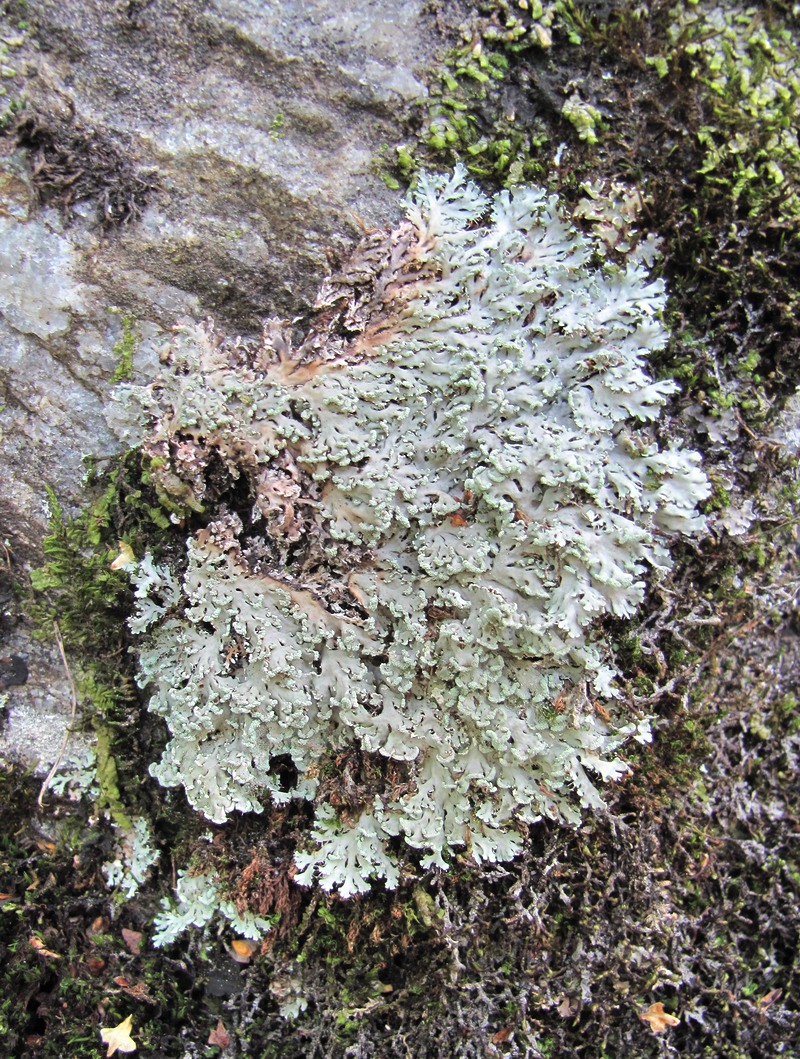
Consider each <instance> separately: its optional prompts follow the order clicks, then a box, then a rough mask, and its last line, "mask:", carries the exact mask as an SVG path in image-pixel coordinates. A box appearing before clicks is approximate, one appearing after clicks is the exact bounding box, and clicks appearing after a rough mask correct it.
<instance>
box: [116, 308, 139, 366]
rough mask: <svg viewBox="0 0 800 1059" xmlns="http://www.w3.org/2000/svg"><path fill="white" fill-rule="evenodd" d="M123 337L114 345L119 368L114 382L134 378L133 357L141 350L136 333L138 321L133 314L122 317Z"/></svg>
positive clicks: (125, 314)
mask: <svg viewBox="0 0 800 1059" xmlns="http://www.w3.org/2000/svg"><path fill="white" fill-rule="evenodd" d="M121 322H122V336H121V338H119V339H118V340H117V341H116V342H115V344H114V355H115V356H116V357H117V366H116V368H115V369H114V374H113V375H112V376H111V381H112V382H121V381H122V380H123V379H132V378H133V357H134V354H135V353H136V350H137V349H138V348H139V336H138V334H137V332H136V326H135V325H136V321H135V319H134V317H133V316H132V315H131V313H124V314H123V315H122V321H121Z"/></svg>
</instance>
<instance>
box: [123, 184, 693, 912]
mask: <svg viewBox="0 0 800 1059" xmlns="http://www.w3.org/2000/svg"><path fill="white" fill-rule="evenodd" d="M644 246H646V244H644ZM648 252H649V251H648V250H647V249H644V248H643V249H640V250H639V251H638V252H637V251H636V250H631V251H629V253H628V256H627V259H626V260H625V262H624V263H623V264H610V263H605V264H602V265H598V264H596V262H597V261H598V260H599V259H600V258H601V256H602V252H601V248H600V247H599V246H598V245H597V244H596V243H595V242H594V241H593V240H592V239H588V238H586V237H584V236H582V235H580V234H579V232H578V231H577V229H576V228H575V226H574V224H573V223H572V222H571V221H570V220H569V219H568V218H566V217H565V216H563V215H562V214H561V213H560V212H559V208H558V203H557V201H556V200H555V198H554V197H552V196H551V197H548V195H547V194H546V193H545V192H544V191H543V190H541V189H537V188H520V189H518V190H516V191H514V192H513V193H507V192H504V193H503V194H501V195H499V196H497V198H496V199H495V200H494V201H493V202H489V201H488V200H487V199H486V198H485V197H484V196H483V195H482V194H481V193H480V192H479V191H478V189H477V188H475V187H474V186H473V185H471V184H469V183H467V182H466V180H465V176H464V173H463V171H461V170H456V172H455V173H454V174H453V175H452V176H451V177H450V178H449V179H438V180H433V179H423V180H421V182H420V185H419V189H418V191H417V193H416V195H415V196H414V198H413V199H412V200H411V202H410V203H409V207H408V220H407V221H406V222H404V223H403V224H402V225H400V226H399V228H398V229H397V230H396V231H395V232H393V233H390V234H388V235H387V234H385V233H376V234H374V235H372V236H371V237H369V239H368V240H367V241H366V242H365V244H363V246H362V248H361V249H360V251H359V252H358V253H357V255H356V257H355V258H354V259H353V262H352V263H351V266H350V268H349V270H348V271H347V272H346V273H343V274H342V275H340V276H339V277H334V278H333V279H331V280H329V281H328V282H327V283H326V284H325V286H324V288H323V290H322V291H321V294H320V298H319V302H318V308H319V316H318V318H317V321H316V322H315V324H314V325H313V326H312V328H311V330H310V332H309V334H308V336H307V337H306V339H305V340H304V341H303V342H302V343H301V344H300V345H299V346H298V347H297V348H296V349H295V348H294V347H293V343H292V335H291V333H290V331H289V329H288V328H286V327H283V326H281V325H280V324H279V323H278V322H276V321H272V322H270V323H268V325H267V326H266V328H265V330H264V335H263V340H262V342H261V343H260V344H258V345H256V346H253V345H248V344H247V343H243V342H238V341H237V342H230V341H223V340H222V339H221V338H220V337H219V336H217V335H216V334H215V333H214V331H213V330H212V329H211V328H209V327H205V328H198V327H193V328H185V329H182V330H179V331H178V332H177V333H176V336H175V339H174V341H173V342H172V344H171V347H170V349H169V351H168V353H167V355H166V356H165V367H164V370H163V372H162V373H161V375H160V377H159V378H158V379H157V380H156V381H155V382H154V383H153V384H152V385H151V386H150V387H147V388H138V389H131V388H129V390H128V393H129V394H131V395H132V396H133V397H135V399H136V402H137V403H138V405H139V406H140V408H141V410H142V413H143V418H142V426H143V430H144V437H145V440H144V444H145V448H146V450H147V451H148V452H149V454H150V456H151V458H152V464H153V466H154V472H153V473H154V476H155V477H156V478H157V479H159V480H160V486H161V488H162V490H163V491H164V492H165V493H166V494H172V495H173V496H174V498H175V500H176V505H177V506H180V505H183V506H184V507H185V509H186V510H187V511H189V510H191V511H195V512H197V511H200V510H202V511H203V512H204V521H205V525H204V527H203V528H202V529H201V530H200V531H198V532H196V533H195V534H194V535H193V536H192V537H191V538H190V540H189V541H188V545H187V559H186V566H185V569H184V570H182V571H177V570H172V571H170V570H168V569H167V568H166V567H159V566H157V565H155V564H154V563H153V562H152V560H151V559H150V558H149V557H146V558H145V559H144V560H143V561H142V563H141V564H140V566H139V569H138V571H137V573H136V575H135V582H136V592H137V597H138V599H139V610H138V613H137V615H136V616H135V617H134V618H133V619H132V628H134V630H135V631H136V632H140V633H142V634H144V638H143V640H142V645H141V652H140V679H141V682H142V684H143V685H144V686H146V687H148V689H149V690H150V692H151V709H153V710H154V711H155V712H156V713H159V714H161V715H163V716H164V717H165V718H166V720H167V724H168V726H169V728H170V733H171V740H170V742H169V744H168V745H167V748H166V750H165V752H164V756H163V757H162V760H161V761H160V762H159V763H158V764H157V765H154V766H153V768H152V771H153V773H154V775H155V776H157V778H158V779H159V780H160V781H161V782H162V783H164V784H166V785H183V786H184V788H185V790H186V792H187V795H188V797H189V800H190V802H191V803H192V804H193V805H194V806H195V807H196V808H197V809H199V810H201V811H202V812H203V813H205V814H206V816H208V817H209V818H210V819H212V820H215V821H217V822H221V821H223V820H225V819H226V817H227V816H228V814H229V813H231V812H232V811H234V810H237V809H238V810H245V811H246V810H255V811H259V810H261V809H262V808H263V801H262V799H263V796H264V792H265V791H267V792H270V793H271V796H272V798H273V799H275V800H278V801H281V800H286V799H287V798H290V797H301V798H309V799H315V800H316V802H317V820H316V826H315V828H314V829H313V832H312V835H311V839H312V842H311V843H310V844H309V849H308V850H307V851H301V852H299V853H298V854H297V856H296V862H297V865H298V868H299V869H300V874H299V875H298V876H297V878H298V881H300V882H305V883H310V882H311V881H312V879H313V878H314V877H315V876H318V877H319V879H320V881H321V884H322V885H323V886H324V887H325V888H326V889H331V888H332V887H338V888H339V892H340V893H341V894H342V895H343V896H349V895H352V894H354V893H358V892H363V891H364V890H366V889H368V888H369V886H370V881H369V880H370V878H372V877H375V876H377V877H382V878H384V879H385V880H386V882H387V884H388V885H390V886H393V885H395V884H396V882H397V879H398V865H397V861H396V854H395V845H396V844H395V843H391V842H390V839H393V838H396V837H398V836H400V837H402V838H403V839H404V841H405V842H406V843H407V844H408V845H409V846H411V847H413V848H415V849H417V850H419V851H421V852H422V853H423V854H424V856H423V858H422V864H423V866H426V867H429V866H438V867H445V866H446V864H447V859H446V858H447V856H448V854H449V853H450V852H451V851H452V850H454V849H456V848H466V849H467V850H468V851H469V852H470V853H471V854H472V856H473V857H474V858H475V859H476V860H478V861H481V860H490V861H491V860H505V859H508V858H510V857H513V856H514V855H515V853H516V852H518V850H519V849H520V843H521V838H522V834H523V828H524V827H525V825H526V824H528V823H530V822H533V821H535V820H537V819H540V818H541V817H542V816H543V815H545V816H549V817H552V818H554V819H561V820H565V821H567V822H575V821H576V820H577V819H578V811H577V808H576V805H575V802H576V801H579V802H580V803H582V804H583V805H585V806H589V807H597V806H600V805H602V800H601V798H600V795H599V794H598V792H597V790H596V788H595V786H594V783H593V782H592V780H591V779H590V774H594V775H596V776H600V777H601V778H614V777H617V776H619V775H621V774H622V773H623V772H624V771H625V766H624V764H623V763H621V762H619V761H618V760H615V759H614V758H613V753H614V751H615V750H616V749H617V748H618V747H619V746H620V744H621V743H622V742H623V741H624V740H625V739H626V738H628V737H629V736H631V735H636V736H638V737H639V738H647V729H646V725H644V724H643V723H642V722H641V720H640V719H636V718H630V717H629V718H627V719H619V718H614V717H612V715H611V714H610V713H609V711H608V709H607V708H606V707H605V706H603V705H602V704H601V703H600V701H599V700H600V699H602V698H605V699H612V698H613V697H614V689H613V680H614V677H615V672H614V670H613V668H612V667H611V666H610V665H609V664H608V661H607V659H606V658H605V655H604V651H603V648H602V645H601V644H600V643H599V642H598V640H597V637H596V633H595V632H594V628H593V626H594V623H595V619H596V618H598V617H600V616H602V615H604V614H613V615H616V616H620V617H628V616H631V615H632V614H633V613H634V612H635V610H636V607H637V606H638V604H639V603H640V601H641V599H642V597H643V594H644V589H645V578H646V574H647V571H648V569H652V568H655V569H656V570H658V569H665V568H667V567H669V565H670V557H669V553H668V550H667V545H668V542H669V539H670V537H671V536H673V535H675V534H688V533H693V532H696V531H698V530H700V529H701V528H702V525H703V520H702V518H701V517H700V516H699V515H698V514H697V511H696V505H697V503H698V502H699V501H701V500H702V499H704V498H705V497H706V496H707V495H708V486H707V483H706V479H705V477H704V475H703V473H702V471H701V470H700V468H699V457H698V456H697V454H695V453H692V452H688V451H686V450H685V449H683V448H682V447H681V446H680V444H673V445H671V446H670V447H667V448H663V449H659V447H658V446H657V444H656V443H655V441H654V438H653V436H652V432H651V431H650V430H649V428H648V424H650V423H652V422H653V421H654V420H655V419H656V418H657V417H658V415H659V413H660V410H661V407H662V405H663V404H664V401H665V399H666V397H667V396H668V395H669V394H670V393H672V392H673V391H674V389H675V387H674V385H673V384H672V383H670V382H653V381H652V380H651V379H650V378H649V377H648V375H647V374H646V372H645V369H644V358H645V357H646V355H647V353H648V352H649V351H652V350H654V349H658V348H660V347H662V346H663V344H664V342H665V338H666V336H665V333H664V331H663V328H662V326H661V324H660V322H659V312H660V310H661V309H662V307H663V303H664V292H663V287H662V285H661V284H660V282H658V281H651V280H649V278H648V276H647V272H646V268H645V264H644V262H645V260H646V259H647V256H648ZM353 747H357V748H358V749H359V753H360V754H365V755H367V756H369V757H370V758H371V757H372V756H376V757H377V758H378V759H380V758H381V757H382V758H384V759H386V760H387V763H389V764H391V763H402V765H403V770H404V771H403V780H404V782H403V783H399V782H397V783H395V782H388V781H387V782H385V783H383V784H382V785H381V784H376V786H375V789H374V794H373V796H372V797H371V798H370V797H368V792H367V793H366V794H365V793H364V784H363V776H361V777H359V783H360V784H361V785H360V786H358V784H355V780H354V784H355V786H357V787H358V790H359V797H358V799H356V800H355V802H354V801H353V800H351V801H350V802H349V804H348V806H347V811H346V812H343V811H341V809H340V810H339V811H337V807H336V806H335V805H334V804H332V799H331V798H330V791H331V790H332V789H333V788H332V786H331V784H329V783H328V784H326V783H325V782H324V781H323V782H321V781H320V770H321V766H322V765H324V762H325V761H329V760H330V756H331V753H334V754H336V753H339V754H345V753H346V752H348V748H353ZM278 759H280V760H281V761H282V762H285V761H286V760H287V759H289V760H291V762H292V763H293V765H294V768H295V769H296V773H297V778H296V783H295V786H294V787H292V788H291V789H290V790H288V791H287V790H285V786H286V784H285V782H283V781H282V780H281V778H280V776H279V775H278V772H279V771H280V770H276V769H275V768H273V763H274V762H276V761H277V760H278ZM369 771H370V770H369V769H367V772H368V773H369ZM284 772H285V770H284Z"/></svg>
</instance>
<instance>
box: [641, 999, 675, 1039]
mask: <svg viewBox="0 0 800 1059" xmlns="http://www.w3.org/2000/svg"><path fill="white" fill-rule="evenodd" d="M639 1018H640V1019H641V1020H642V1022H647V1023H649V1024H650V1030H651V1032H652V1033H664V1032H665V1030H666V1029H667V1028H668V1027H670V1026H677V1025H678V1023H679V1022H680V1021H681V1020H680V1019H679V1018H676V1017H675V1015H670V1014H669V1012H667V1011H665V1010H664V1005H663V1004H662V1003H661V1001H660V1000H659V1001H658V1002H657V1003H655V1004H651V1005H650V1007H649V1008H648V1009H647V1011H641V1012H640V1013H639Z"/></svg>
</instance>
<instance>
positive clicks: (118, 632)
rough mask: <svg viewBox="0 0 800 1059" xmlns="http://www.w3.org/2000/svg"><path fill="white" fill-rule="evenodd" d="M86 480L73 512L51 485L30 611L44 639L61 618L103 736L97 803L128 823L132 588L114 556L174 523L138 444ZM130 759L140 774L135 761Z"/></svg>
mask: <svg viewBox="0 0 800 1059" xmlns="http://www.w3.org/2000/svg"><path fill="white" fill-rule="evenodd" d="M90 479H91V481H92V482H93V483H94V488H95V490H96V497H95V499H94V500H93V501H92V502H91V503H90V504H89V506H88V507H87V508H85V509H84V510H83V511H82V512H81V513H79V514H78V515H76V516H69V515H67V514H66V513H65V512H64V510H63V508H62V507H61V504H60V503H59V500H58V498H57V497H56V495H55V493H54V492H53V491H52V490H51V489H49V488H48V490H47V495H48V500H49V503H50V532H49V534H48V536H47V537H45V540H44V542H43V551H44V556H45V561H44V563H43V565H42V566H40V567H39V568H38V569H35V570H33V571H32V572H31V587H32V589H33V597H32V599H31V602H30V606H29V612H30V615H31V617H32V618H33V620H34V622H35V624H36V626H37V630H38V632H37V634H38V635H39V636H41V637H43V638H49V637H51V636H52V633H53V626H54V624H57V626H58V630H59V632H60V635H61V638H62V640H63V643H64V646H65V648H66V650H67V653H68V655H69V656H70V658H71V659H72V661H73V662H74V664H75V667H76V686H77V689H78V693H79V696H80V697H81V698H82V699H83V700H84V701H86V702H88V704H89V710H88V711H87V714H86V720H87V722H88V723H90V724H91V726H92V728H93V729H94V731H95V734H96V738H97V755H98V782H99V785H100V790H101V805H100V806H99V807H100V808H108V809H109V811H110V812H111V814H112V816H113V818H114V819H115V821H116V822H117V823H118V824H120V825H121V826H129V825H130V819H129V816H128V813H127V812H126V811H125V809H124V808H123V796H122V794H121V793H120V777H119V775H118V771H117V769H118V764H117V757H118V753H117V747H118V745H119V738H118V737H119V735H120V734H121V733H124V732H125V731H127V730H128V729H129V727H130V725H131V724H132V722H133V720H134V718H135V717H137V716H138V707H137V698H136V691H135V682H134V679H133V674H132V670H131V667H130V666H129V664H128V659H127V643H128V640H127V628H126V625H125V619H126V617H127V615H128V614H129V613H130V610H131V608H132V592H131V589H130V584H129V580H128V577H127V575H126V574H125V572H124V570H121V569H115V566H116V565H117V564H116V563H115V560H116V559H117V558H118V556H119V555H120V552H121V548H122V547H123V546H124V548H129V549H131V550H132V551H133V552H135V551H136V550H137V549H140V548H142V547H143V542H144V540H147V542H148V546H149V547H151V548H156V549H159V548H168V547H169V542H170V532H169V531H170V527H171V524H170V522H169V519H168V518H167V516H166V514H165V513H164V512H163V510H162V509H161V508H160V507H159V506H158V501H157V498H156V496H155V494H154V491H153V490H152V488H151V487H150V484H149V472H148V470H147V469H145V468H143V466H142V461H141V458H140V457H139V455H138V454H137V453H135V452H131V453H128V454H127V455H125V456H121V457H119V458H117V459H115V460H113V461H112V462H111V465H110V466H109V467H108V468H107V469H106V470H105V471H104V472H103V473H101V474H100V473H97V472H96V471H94V470H93V471H92V472H91V473H90ZM123 742H124V740H123ZM130 753H131V749H130V747H128V748H127V749H126V754H130ZM130 764H131V766H133V774H134V775H136V776H137V777H138V776H139V775H140V772H139V768H138V766H136V765H134V762H133V761H131V762H130ZM123 787H124V781H123ZM137 787H138V783H137V784H131V789H130V790H129V791H128V792H126V799H125V800H126V801H127V798H128V797H131V798H135V797H136V793H135V792H136V791H137Z"/></svg>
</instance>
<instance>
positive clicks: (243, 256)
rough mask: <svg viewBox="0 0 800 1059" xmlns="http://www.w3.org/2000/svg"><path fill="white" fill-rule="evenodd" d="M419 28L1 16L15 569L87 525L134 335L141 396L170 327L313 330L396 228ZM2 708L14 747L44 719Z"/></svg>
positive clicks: (3, 504)
mask: <svg viewBox="0 0 800 1059" xmlns="http://www.w3.org/2000/svg"><path fill="white" fill-rule="evenodd" d="M424 6H425V5H424V4H423V2H422V0H381V2H380V3H378V2H375V0H354V2H352V3H348V4H346V5H341V4H336V3H331V2H329V0H304V2H302V3H300V2H297V3H294V2H288V0H287V2H276V0H272V2H264V0H206V2H200V3H198V2H197V0H150V2H147V0H145V2H137V0H128V2H117V3H108V2H106V0H72V2H70V3H69V4H64V3H63V2H61V0H41V2H39V3H37V4H36V5H35V10H33V11H32V12H31V13H28V11H27V10H26V9H25V8H23V7H22V6H21V5H14V4H13V3H12V4H9V5H6V6H5V9H6V16H5V24H4V25H2V26H1V27H0V29H1V30H2V32H0V37H1V38H2V40H3V45H2V50H3V53H4V54H3V62H4V68H3V69H4V75H5V79H4V82H3V83H4V85H5V86H6V88H7V94H6V97H5V102H6V103H9V102H11V106H10V108H9V110H8V111H7V113H6V115H5V116H4V118H3V121H4V124H5V127H6V136H5V138H4V139H0V203H1V204H2V208H0V385H1V386H2V391H1V392H2V407H1V408H0V431H1V432H2V434H1V438H2V440H0V533H1V534H2V536H3V537H4V538H5V539H6V540H7V542H8V547H9V548H10V549H11V552H12V554H13V555H14V557H15V559H16V560H17V561H18V562H19V563H23V564H24V563H28V562H31V561H35V560H36V558H37V556H38V553H39V546H40V542H41V539H42V535H43V533H44V531H45V528H46V522H47V509H46V504H45V491H44V485H45V483H47V484H49V485H51V486H52V487H53V488H54V489H55V491H56V493H57V494H58V496H59V497H60V498H61V500H62V501H63V502H64V503H65V505H66V506H67V509H69V507H70V505H78V504H79V503H80V498H81V485H82V479H83V473H84V465H83V460H82V457H83V456H84V455H89V454H91V455H99V456H103V455H106V454H108V453H110V452H112V451H114V449H115V448H116V447H117V445H118V442H117V441H116V438H115V436H114V434H113V433H112V432H111V431H110V430H109V428H108V426H107V424H106V418H105V407H106V405H107V402H108V400H109V393H110V391H111V389H112V386H113V382H112V377H113V375H114V372H115V369H116V368H117V366H118V364H119V361H120V355H121V346H120V341H121V340H123V341H124V339H125V336H126V335H127V336H128V338H129V339H131V337H132V344H133V345H135V352H134V357H133V368H134V372H135V374H136V375H137V376H138V377H140V378H141V377H142V376H143V375H145V374H146V373H147V372H148V370H149V367H150V366H151V365H152V363H153V361H154V358H155V348H156V346H157V342H158V337H159V335H160V334H162V333H163V331H164V330H166V329H168V328H170V327H171V326H172V324H173V323H174V322H175V321H176V320H177V319H179V318H185V317H187V316H188V317H193V318H200V317H202V316H204V315H207V314H213V315H214V316H215V317H216V318H217V319H218V320H219V321H221V323H222V325H223V326H225V327H228V328H229V329H230V330H232V331H236V332H238V333H242V332H249V331H255V330H256V329H257V328H258V325H259V321H260V320H261V319H262V318H263V317H265V316H268V315H270V314H275V313H277V314H281V315H294V314H296V313H298V312H299V313H302V312H303V309H304V307H305V306H307V304H308V300H309V298H310V297H312V296H313V294H314V292H315V290H316V288H317V286H318V284H319V282H320V279H321V278H322V277H323V276H324V274H325V272H326V271H327V269H328V266H329V259H330V256H331V255H333V256H337V255H338V254H340V253H341V252H342V251H343V250H344V249H345V248H346V247H348V246H349V245H350V244H351V243H352V242H353V241H354V239H355V238H356V237H357V236H358V235H359V234H360V226H362V225H364V226H374V225H383V224H386V223H389V222H391V221H393V220H394V219H395V218H396V216H397V214H398V212H399V202H398V196H397V194H396V193H393V192H389V191H388V190H387V189H386V188H385V187H384V185H383V184H382V183H381V181H380V179H379V178H378V177H377V176H376V175H375V172H374V169H375V158H376V155H377V154H378V153H379V151H380V149H381V146H382V145H383V144H384V143H385V142H386V141H387V140H390V141H392V140H395V139H396V137H397V129H398V120H399V116H400V115H401V114H402V112H403V108H404V107H406V106H407V105H408V104H409V103H410V102H411V101H413V100H414V99H416V98H419V97H421V96H423V95H424V94H425V91H426V89H425V86H424V77H425V70H426V67H428V66H430V64H431V63H432V62H433V60H434V57H435V55H436V52H437V48H439V47H440V46H441V41H440V40H439V39H438V38H437V35H436V31H435V28H434V25H433V22H432V20H431V19H430V17H429V16H427V15H426V14H425V13H424V10H423V9H424ZM15 8H17V10H16V15H15V16H14V10H15ZM9 12H11V13H9ZM24 19H28V20H30V21H29V22H26V21H24ZM20 104H24V107H23V109H22V110H21V112H20V113H18V114H15V113H14V110H15V108H16V107H17V106H19V105H20ZM15 646H16V647H17V648H19V645H15ZM43 664H44V663H43V660H42V659H41V658H34V657H32V658H31V665H32V678H31V679H32V681H33V682H36V681H37V680H38V681H39V684H41V683H42V682H44V683H45V684H46V683H47V680H46V679H45V678H43V677H42V676H41V666H42V665H43ZM37 667H39V671H40V674H39V676H38V677H37V675H36V671H37ZM56 673H58V666H56V667H55V669H54V679H55V674H56ZM10 696H11V704H12V705H11V709H12V721H11V723H9V724H8V725H7V726H6V733H7V734H8V732H10V731H13V730H14V727H15V725H14V723H13V716H14V714H13V711H14V709H15V708H16V707H15V705H14V704H15V703H17V704H18V705H19V708H23V704H24V703H25V702H26V701H29V702H30V703H33V701H34V699H33V698H30V697H29V696H27V693H26V689H25V687H17V688H12V689H11V691H10ZM36 699H37V703H38V705H37V709H38V708H41V703H39V702H38V696H37V697H36ZM17 727H18V728H19V730H20V731H23V732H24V731H26V730H29V729H26V728H25V725H22V727H20V726H19V725H17ZM58 741H59V739H58V738H56V739H55V742H56V744H57V743H58ZM12 742H13V746H12V747H11V749H12V750H15V751H20V752H21V751H23V750H24V747H22V746H21V745H20V744H19V741H16V740H12ZM48 742H52V740H48ZM0 749H2V747H1V746H0ZM7 749H8V747H7ZM43 754H44V756H42V755H43ZM37 756H39V757H40V758H42V760H43V761H44V759H45V758H46V757H47V754H46V753H44V752H43V751H42V749H41V748H39V749H38V750H37Z"/></svg>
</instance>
